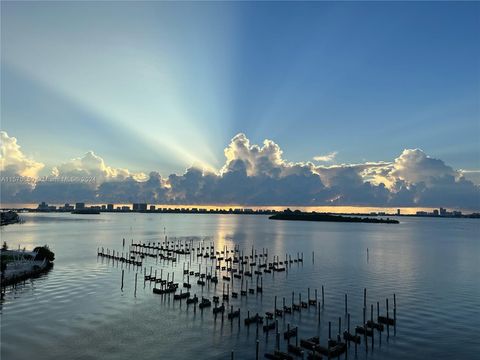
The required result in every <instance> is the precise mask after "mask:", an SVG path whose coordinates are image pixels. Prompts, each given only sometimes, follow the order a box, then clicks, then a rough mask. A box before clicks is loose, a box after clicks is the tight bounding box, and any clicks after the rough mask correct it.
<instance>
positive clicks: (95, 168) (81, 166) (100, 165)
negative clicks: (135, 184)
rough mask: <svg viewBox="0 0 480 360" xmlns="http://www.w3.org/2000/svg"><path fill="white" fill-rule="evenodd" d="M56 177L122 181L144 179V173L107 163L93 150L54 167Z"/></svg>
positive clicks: (99, 181) (53, 171) (100, 181)
mask: <svg viewBox="0 0 480 360" xmlns="http://www.w3.org/2000/svg"><path fill="white" fill-rule="evenodd" d="M52 176H55V177H77V178H86V177H91V178H94V179H95V181H96V182H97V183H103V182H105V181H112V180H113V181H122V180H126V179H127V178H130V177H132V178H134V179H135V180H144V179H145V178H146V175H145V174H143V173H136V174H131V173H130V172H129V171H128V170H127V169H121V168H113V167H110V166H107V165H105V162H104V160H103V159H102V158H101V157H100V156H98V155H96V154H95V153H94V152H93V151H89V152H87V153H86V154H85V155H84V156H83V157H79V158H75V159H71V160H69V161H67V162H64V163H63V164H60V165H58V166H56V167H54V168H53V169H52Z"/></svg>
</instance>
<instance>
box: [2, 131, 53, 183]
mask: <svg viewBox="0 0 480 360" xmlns="http://www.w3.org/2000/svg"><path fill="white" fill-rule="evenodd" d="M43 167H44V164H42V163H41V162H37V161H35V160H32V159H29V158H28V157H27V156H26V155H25V154H24V153H23V152H22V150H21V149H20V145H18V144H17V139H16V138H14V137H10V136H8V134H7V133H6V132H5V131H0V171H2V174H3V176H10V175H19V176H26V177H36V176H37V175H38V172H39V171H40V170H42V169H43Z"/></svg>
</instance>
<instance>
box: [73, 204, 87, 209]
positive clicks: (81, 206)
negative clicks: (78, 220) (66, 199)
mask: <svg viewBox="0 0 480 360" xmlns="http://www.w3.org/2000/svg"><path fill="white" fill-rule="evenodd" d="M83 209H85V203H83V202H77V203H76V204H75V210H83Z"/></svg>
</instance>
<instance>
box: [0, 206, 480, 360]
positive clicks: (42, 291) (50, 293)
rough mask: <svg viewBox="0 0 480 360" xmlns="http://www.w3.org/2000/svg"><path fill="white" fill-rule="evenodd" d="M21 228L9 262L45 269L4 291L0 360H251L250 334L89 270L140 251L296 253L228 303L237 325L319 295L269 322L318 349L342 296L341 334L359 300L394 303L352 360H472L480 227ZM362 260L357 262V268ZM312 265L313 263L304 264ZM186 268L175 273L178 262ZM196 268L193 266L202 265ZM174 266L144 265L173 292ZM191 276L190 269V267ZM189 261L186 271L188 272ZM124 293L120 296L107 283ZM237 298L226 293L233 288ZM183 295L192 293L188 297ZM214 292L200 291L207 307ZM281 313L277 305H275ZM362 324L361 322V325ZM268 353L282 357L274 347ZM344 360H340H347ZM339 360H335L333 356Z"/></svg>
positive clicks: (75, 219)
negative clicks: (190, 245)
mask: <svg viewBox="0 0 480 360" xmlns="http://www.w3.org/2000/svg"><path fill="white" fill-rule="evenodd" d="M23 217H24V219H25V220H26V222H25V223H24V224H21V225H10V226H7V227H2V230H1V240H2V241H7V242H8V244H9V246H10V247H11V248H16V247H18V246H19V245H20V246H21V247H24V246H25V247H27V248H32V247H34V246H36V245H42V244H48V245H49V246H50V247H51V248H52V249H53V250H54V251H55V254H56V260H55V267H54V268H53V270H51V271H50V272H49V273H48V274H45V275H44V276H42V277H41V278H38V279H35V280H32V281H28V282H27V283H25V285H21V286H18V287H17V288H16V289H8V290H7V293H6V296H5V299H4V301H3V302H2V303H1V304H0V311H1V358H2V359H32V358H35V359H39V360H41V359H49V360H51V359H100V358H101V359H131V358H136V359H230V352H231V351H232V350H233V351H234V352H235V358H236V359H254V358H255V342H256V338H257V334H256V328H255V326H251V327H250V328H246V327H245V326H244V325H243V324H242V325H241V326H239V325H238V322H236V321H234V322H233V324H232V323H231V322H230V321H229V320H227V317H226V316H225V319H224V320H223V322H222V318H221V316H219V317H217V318H216V319H215V318H214V316H213V314H212V311H211V309H208V310H206V311H204V312H203V313H202V312H200V311H199V310H198V309H197V311H196V313H194V312H193V308H192V307H190V308H187V306H186V304H185V303H180V302H174V301H173V299H172V298H165V297H162V296H159V295H155V294H153V293H152V286H153V285H150V284H149V283H147V284H145V285H144V283H143V281H141V280H140V279H142V277H141V275H140V274H139V284H138V290H137V296H136V297H134V293H133V292H134V278H135V269H134V268H133V267H131V266H130V268H129V267H128V265H126V266H125V265H123V266H122V264H117V263H114V264H113V263H112V262H111V261H110V262H109V261H107V260H106V259H103V260H102V259H101V258H97V256H96V250H97V247H99V246H100V247H101V246H103V247H105V248H110V249H115V250H120V251H124V250H125V249H126V248H125V249H123V248H122V238H126V239H127V243H130V241H131V239H132V238H133V239H134V241H136V242H137V241H140V242H154V241H161V240H163V237H164V231H165V230H164V228H165V229H166V234H167V235H168V237H169V238H170V239H173V238H174V237H176V238H177V239H191V240H192V241H193V242H194V243H199V242H201V241H206V242H210V241H213V242H215V245H216V247H217V248H222V247H224V246H225V245H226V246H228V247H229V248H233V246H234V245H238V246H240V248H241V249H245V251H246V252H247V251H250V249H251V247H252V245H253V246H255V247H256V248H257V249H262V248H268V249H269V255H270V256H272V255H274V254H276V255H280V256H281V257H282V256H285V253H289V254H292V255H293V254H295V256H296V253H297V252H300V253H301V252H303V254H304V259H305V260H304V264H303V265H302V264H293V265H292V266H291V267H290V268H289V271H288V272H285V273H274V274H264V280H263V285H264V293H263V294H258V295H257V294H255V295H249V296H248V297H247V298H244V297H242V298H238V299H232V300H231V302H230V304H231V305H234V307H235V308H238V307H241V309H242V317H244V316H245V315H246V311H247V310H250V311H251V312H262V313H263V312H265V311H272V309H273V298H274V296H275V295H277V296H278V297H279V299H282V297H286V298H287V303H289V302H290V299H291V292H292V291H295V292H296V293H298V292H301V293H302V299H305V298H306V296H307V295H306V294H307V288H308V287H310V288H311V289H312V295H313V289H320V288H321V286H322V285H324V286H325V307H324V308H323V309H322V310H321V313H320V315H321V323H320V325H319V324H318V309H315V308H313V307H310V308H309V309H304V310H303V311H302V312H301V313H295V314H294V315H293V316H290V315H287V317H286V318H285V319H280V320H279V326H280V327H281V328H285V329H286V327H287V324H288V323H290V324H291V325H292V326H299V329H300V330H299V335H300V337H301V338H302V337H310V336H314V335H318V334H320V338H321V342H322V343H323V345H325V342H326V338H327V334H328V321H332V330H333V333H336V332H337V331H338V317H339V316H341V317H342V328H343V327H344V324H345V314H344V313H345V311H344V294H345V293H347V294H348V299H349V300H348V306H349V309H348V311H349V312H350V313H351V317H352V327H353V326H354V325H357V324H360V323H361V322H362V307H363V288H367V303H368V307H369V308H370V304H376V302H377V301H380V304H381V313H385V299H386V298H387V297H388V298H389V299H390V302H391V303H392V302H393V293H396V297H397V322H398V325H397V329H396V335H395V336H393V329H391V330H392V331H391V335H390V338H389V339H388V341H387V339H386V336H385V335H386V334H384V335H383V336H382V343H381V345H380V346H378V345H379V339H378V337H376V338H375V348H374V350H373V352H372V351H371V349H369V352H368V354H367V353H366V352H365V347H364V346H363V345H362V346H360V347H359V350H358V358H359V359H407V358H408V359H473V358H477V356H478V353H479V350H480V347H479V345H478V343H479V342H478V329H479V323H480V300H479V299H480V242H479V240H478V238H479V234H480V221H478V220H471V219H434V218H400V220H401V224H399V225H384V224H335V223H308V222H282V221H272V220H268V218H267V217H265V216H249V215H243V216H242V215H193V214H188V215H181V214H101V215H97V216H88V215H84V216H83V215H71V214H25V215H23ZM367 248H368V249H369V256H368V259H367ZM312 252H315V261H314V262H313V261H312ZM187 260H188V259H187ZM201 260H202V266H205V265H208V266H209V265H210V260H208V261H207V262H206V261H205V259H201ZM183 261H184V258H181V259H180V261H179V262H178V263H177V265H176V266H175V267H172V265H170V264H167V263H162V262H158V263H156V261H155V260H154V259H147V258H146V259H145V261H144V266H146V267H147V268H148V269H149V268H150V266H153V268H154V269H158V270H160V269H163V271H164V272H168V271H170V272H171V271H175V279H178V280H179V281H180V282H181V281H182V280H181V278H182V265H183ZM192 261H193V263H194V265H195V266H197V267H198V265H197V262H196V261H197V258H196V257H192ZM199 261H200V259H199ZM122 268H124V269H125V270H126V271H125V285H124V289H123V291H122V290H121V289H120V281H121V269H122ZM234 287H235V290H236V291H239V280H237V279H235V280H234ZM191 291H192V292H194V293H197V294H198V295H201V294H202V290H201V289H200V288H198V287H197V285H196V283H194V285H193V287H192V290H191ZM221 292H222V280H220V281H219V284H218V285H217V287H216V288H215V287H213V286H210V287H207V286H206V287H205V288H204V289H203V295H205V296H209V297H210V298H211V297H212V296H213V295H214V294H215V293H216V294H221ZM279 304H281V300H279ZM368 317H370V314H369V315H368ZM258 337H259V341H260V352H261V354H262V353H263V352H264V351H269V350H272V349H273V348H274V346H275V337H274V335H272V334H270V335H269V336H266V335H264V334H263V332H262V330H261V329H260V330H259V334H258ZM281 348H282V349H285V348H286V344H285V342H284V341H283V339H282V340H281ZM349 356H350V357H351V358H353V356H354V352H353V348H352V349H351V350H350V352H349ZM342 358H344V356H342Z"/></svg>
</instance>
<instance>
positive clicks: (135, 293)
mask: <svg viewBox="0 0 480 360" xmlns="http://www.w3.org/2000/svg"><path fill="white" fill-rule="evenodd" d="M137 275H138V273H135V292H134V293H133V296H137Z"/></svg>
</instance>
